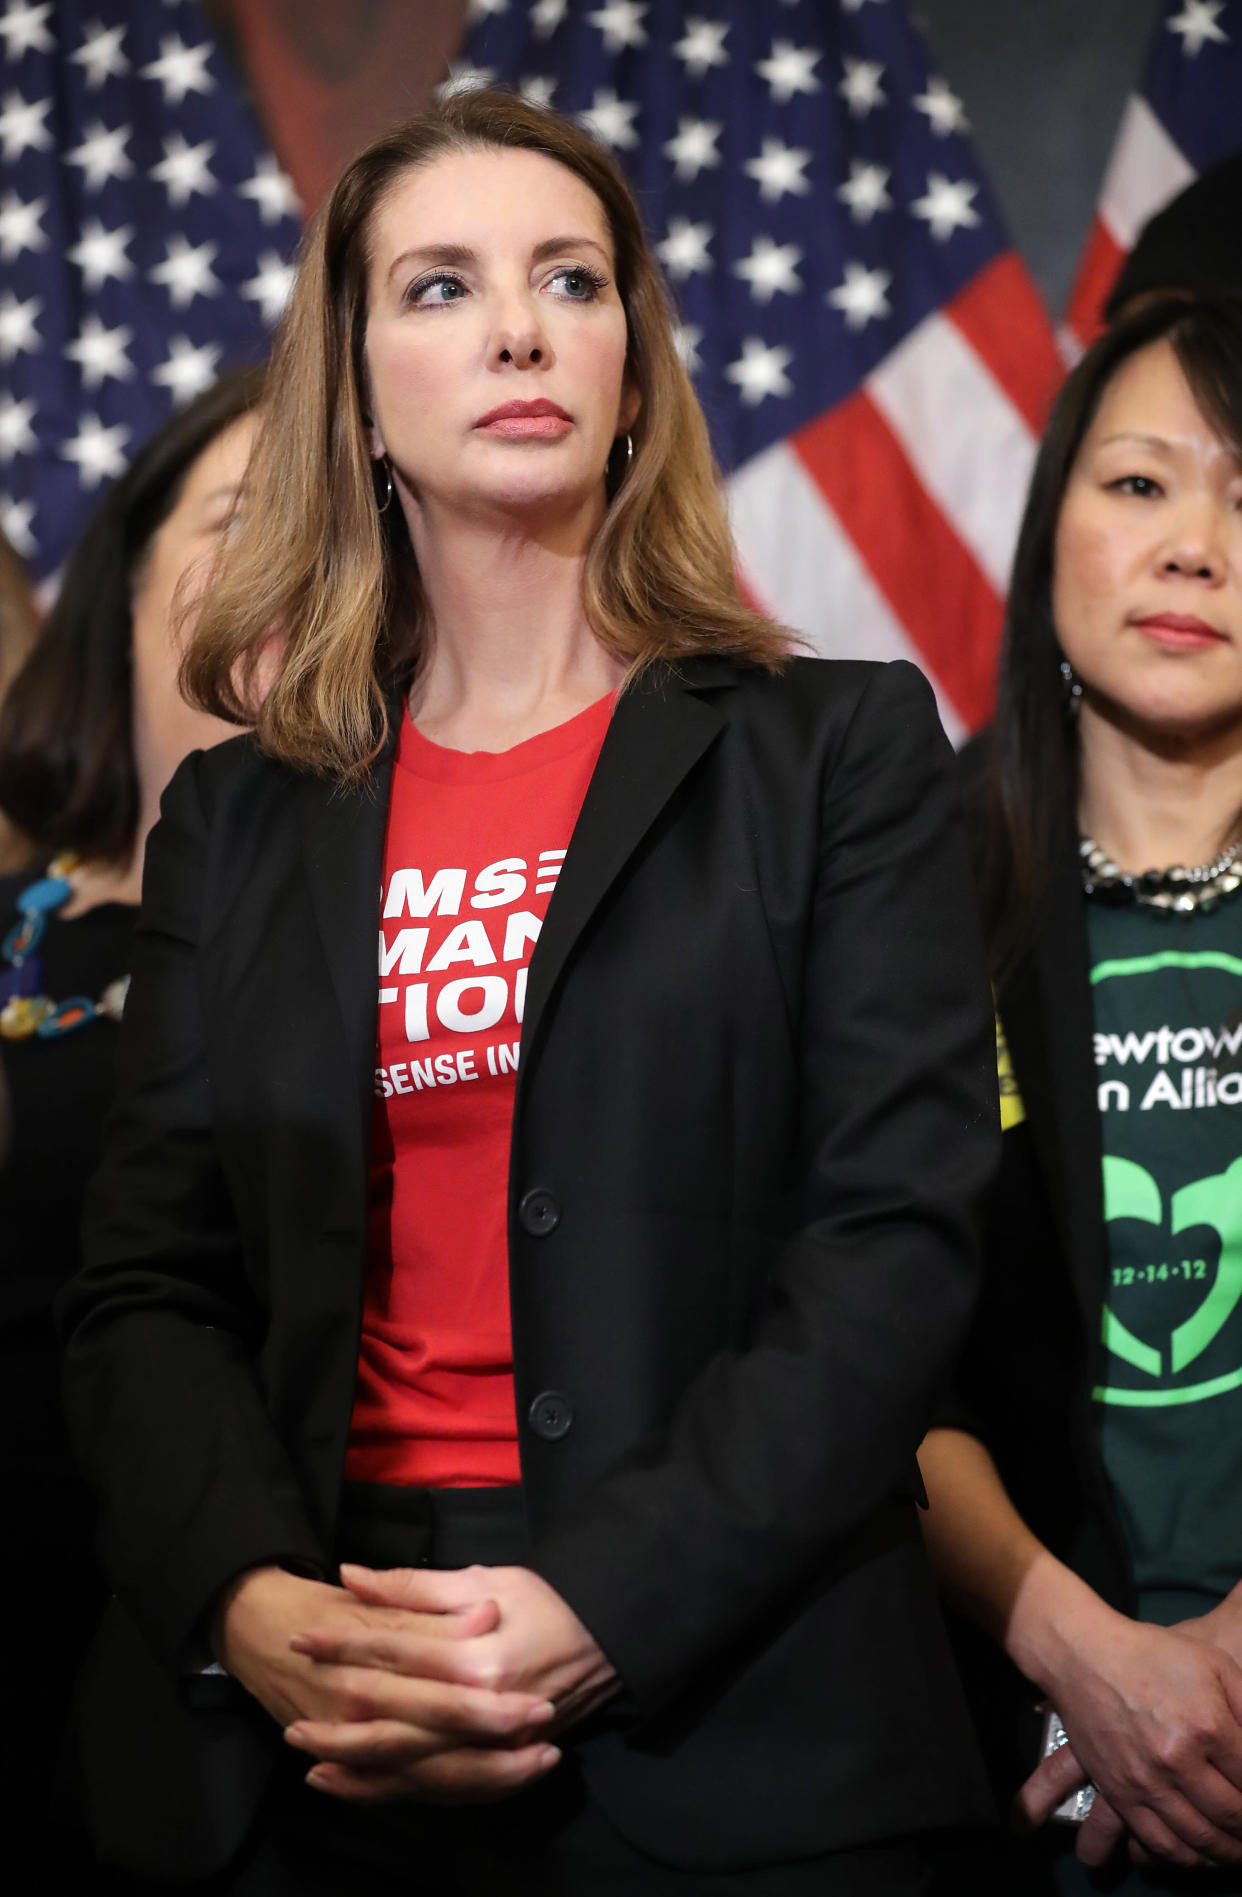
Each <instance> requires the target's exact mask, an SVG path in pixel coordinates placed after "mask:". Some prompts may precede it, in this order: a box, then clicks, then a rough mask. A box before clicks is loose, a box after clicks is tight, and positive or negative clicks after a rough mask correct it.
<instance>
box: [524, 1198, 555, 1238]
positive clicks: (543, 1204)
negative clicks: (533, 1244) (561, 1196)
mask: <svg viewBox="0 0 1242 1897" xmlns="http://www.w3.org/2000/svg"><path fill="white" fill-rule="evenodd" d="M560 1222H561V1208H560V1206H559V1204H558V1203H557V1201H556V1200H555V1199H554V1198H553V1196H552V1194H551V1193H550V1192H545V1191H544V1189H543V1187H542V1186H536V1187H535V1188H534V1189H533V1190H532V1191H530V1192H528V1193H526V1195H525V1196H524V1198H523V1199H522V1200H521V1201H520V1203H519V1205H518V1223H519V1224H520V1225H521V1227H522V1230H523V1231H524V1232H529V1233H530V1235H531V1237H532V1238H546V1237H547V1236H548V1233H549V1232H554V1231H555V1230H556V1228H557V1226H558V1225H559V1224H560Z"/></svg>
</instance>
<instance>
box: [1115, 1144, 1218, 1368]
mask: <svg viewBox="0 0 1242 1897" xmlns="http://www.w3.org/2000/svg"><path fill="white" fill-rule="evenodd" d="M1169 1210H1170V1213H1171V1231H1172V1235H1173V1237H1174V1238H1176V1237H1177V1235H1178V1233H1179V1232H1184V1231H1187V1230H1189V1228H1190V1227H1191V1226H1193V1225H1210V1226H1211V1227H1212V1229H1213V1230H1214V1231H1215V1232H1216V1234H1217V1235H1218V1237H1219V1239H1220V1265H1219V1267H1218V1269H1217V1273H1216V1280H1215V1283H1214V1284H1213V1285H1212V1288H1211V1290H1210V1291H1209V1292H1208V1293H1207V1296H1206V1297H1205V1298H1204V1300H1203V1302H1202V1304H1201V1305H1200V1306H1199V1308H1198V1310H1197V1311H1194V1312H1192V1313H1191V1315H1190V1316H1189V1317H1188V1318H1187V1319H1186V1321H1185V1323H1183V1324H1179V1325H1178V1326H1177V1328H1176V1330H1175V1331H1174V1332H1173V1335H1172V1337H1171V1339H1170V1351H1169V1361H1170V1371H1171V1374H1172V1375H1173V1376H1177V1375H1178V1373H1179V1372H1180V1371H1182V1370H1185V1369H1186V1367H1187V1365H1189V1364H1192V1363H1193V1362H1194V1360H1195V1358H1196V1357H1198V1356H1201V1355H1202V1353H1203V1352H1204V1351H1205V1350H1206V1349H1207V1347H1208V1345H1209V1344H1210V1343H1212V1342H1213V1340H1214V1339H1215V1338H1216V1337H1218V1336H1219V1335H1220V1332H1221V1331H1222V1329H1223V1328H1224V1326H1225V1324H1226V1323H1227V1322H1228V1320H1229V1318H1230V1316H1231V1315H1232V1313H1233V1311H1234V1310H1235V1308H1236V1307H1237V1304H1238V1300H1239V1299H1240V1298H1242V1159H1235V1160H1234V1162H1233V1164H1232V1165H1231V1166H1229V1167H1227V1168H1226V1170H1225V1171H1224V1172H1221V1173H1215V1174H1213V1175H1212V1176H1211V1177H1210V1178H1207V1179H1195V1180H1192V1181H1191V1182H1190V1184H1189V1185H1185V1186H1182V1187H1181V1188H1180V1189H1179V1190H1178V1191H1177V1192H1175V1193H1174V1194H1173V1198H1172V1201H1171V1203H1170V1208H1169ZM1163 1216H1164V1206H1163V1202H1162V1200H1161V1196H1160V1188H1159V1186H1158V1185H1157V1184H1156V1181H1155V1180H1154V1179H1153V1178H1152V1176H1151V1174H1150V1173H1149V1172H1148V1171H1147V1170H1146V1168H1145V1167H1143V1166H1139V1165H1137V1164H1136V1163H1135V1162H1134V1160H1132V1159H1118V1158H1116V1157H1114V1156H1113V1155H1111V1154H1106V1155H1105V1158H1104V1217H1105V1219H1106V1220H1108V1221H1109V1222H1111V1221H1112V1220H1113V1219H1141V1220H1142V1221H1143V1222H1144V1223H1145V1224H1150V1225H1159V1224H1160V1223H1161V1221H1162V1219H1163ZM1103 1337H1104V1343H1105V1346H1106V1347H1107V1348H1108V1349H1109V1350H1111V1351H1112V1352H1113V1354H1114V1355H1115V1356H1117V1357H1120V1358H1121V1359H1122V1361H1123V1362H1125V1363H1128V1364H1130V1365H1131V1366H1132V1367H1133V1368H1134V1369H1135V1370H1141V1371H1142V1372H1143V1373H1144V1375H1146V1376H1149V1377H1159V1376H1161V1375H1162V1374H1163V1369H1164V1364H1163V1359H1162V1357H1161V1354H1160V1352H1159V1351H1158V1350H1155V1349H1153V1348H1152V1346H1151V1345H1150V1344H1145V1343H1143V1341H1142V1339H1141V1338H1138V1337H1136V1336H1135V1335H1134V1333H1133V1332H1132V1331H1130V1330H1128V1329H1127V1328H1126V1326H1125V1325H1124V1324H1123V1323H1122V1322H1121V1320H1120V1318H1118V1317H1117V1316H1115V1315H1114V1313H1113V1312H1112V1311H1111V1310H1110V1309H1109V1307H1108V1305H1105V1307H1104V1322H1103ZM1205 1393H1206V1392H1205ZM1098 1394H1100V1392H1097V1395H1098ZM1115 1394H1116V1397H1120V1395H1121V1393H1115ZM1153 1394H1154V1393H1153ZM1179 1394H1180V1393H1170V1396H1171V1400H1174V1401H1176V1400H1178V1396H1179Z"/></svg>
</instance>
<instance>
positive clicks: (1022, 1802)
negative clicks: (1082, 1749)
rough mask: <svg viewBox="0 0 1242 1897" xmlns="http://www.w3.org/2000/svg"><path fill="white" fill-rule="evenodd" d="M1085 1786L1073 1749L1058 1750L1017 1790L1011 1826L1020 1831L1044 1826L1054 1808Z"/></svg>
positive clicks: (1084, 1774)
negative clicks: (1081, 1786)
mask: <svg viewBox="0 0 1242 1897" xmlns="http://www.w3.org/2000/svg"><path fill="white" fill-rule="evenodd" d="M1087 1782H1088V1777H1087V1773H1086V1771H1085V1770H1084V1769H1083V1767H1082V1766H1081V1765H1080V1764H1079V1761H1078V1756H1077V1754H1076V1753H1075V1751H1074V1748H1073V1746H1071V1745H1063V1746H1058V1748H1057V1750H1056V1751H1055V1752H1050V1753H1049V1754H1048V1757H1047V1758H1046V1759H1043V1760H1041V1762H1040V1763H1039V1765H1037V1766H1036V1768H1035V1770H1034V1771H1033V1772H1032V1773H1031V1776H1030V1777H1029V1778H1028V1779H1027V1780H1026V1782H1025V1784H1023V1785H1021V1786H1019V1788H1018V1794H1017V1797H1016V1798H1015V1799H1014V1801H1013V1822H1014V1825H1015V1827H1016V1828H1017V1829H1018V1830H1019V1831H1035V1830H1037V1829H1038V1827H1039V1826H1040V1825H1042V1824H1046V1823H1047V1822H1048V1819H1049V1818H1050V1817H1051V1816H1052V1814H1053V1812H1054V1811H1055V1810H1056V1808H1057V1806H1058V1805H1059V1804H1061V1803H1062V1801H1063V1800H1064V1799H1066V1798H1068V1797H1069V1795H1070V1793H1071V1792H1076V1791H1077V1790H1078V1788H1079V1786H1080V1785H1085V1784H1087Z"/></svg>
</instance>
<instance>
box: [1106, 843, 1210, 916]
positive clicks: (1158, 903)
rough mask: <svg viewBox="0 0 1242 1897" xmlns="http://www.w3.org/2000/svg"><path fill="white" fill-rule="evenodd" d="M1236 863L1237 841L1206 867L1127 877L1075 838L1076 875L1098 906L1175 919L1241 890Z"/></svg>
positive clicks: (1176, 866) (1175, 867) (1177, 867)
mask: <svg viewBox="0 0 1242 1897" xmlns="http://www.w3.org/2000/svg"><path fill="white" fill-rule="evenodd" d="M1239 859H1242V838H1240V839H1239V840H1238V842H1236V843H1231V844H1230V845H1229V847H1228V849H1226V850H1222V851H1221V853H1220V855H1219V856H1214V857H1213V858H1212V861H1211V862H1210V863H1198V864H1196V865H1195V867H1194V868H1193V869H1184V868H1183V866H1182V865H1181V864H1180V863H1175V864H1174V865H1173V866H1172V868H1171V869H1149V870H1142V871H1140V872H1139V873H1138V874H1137V875H1133V874H1130V873H1129V872H1127V871H1126V870H1123V869H1120V868H1119V867H1118V865H1117V864H1116V863H1114V861H1113V859H1112V857H1111V856H1109V855H1108V853H1107V851H1105V850H1102V849H1101V848H1100V846H1099V844H1098V843H1096V842H1095V841H1094V840H1093V839H1092V838H1091V837H1082V838H1080V840H1079V844H1078V873H1079V875H1080V876H1081V878H1082V886H1083V891H1084V893H1085V894H1086V895H1088V896H1096V897H1098V898H1099V900H1100V901H1102V902H1112V903H1128V902H1138V903H1142V904H1144V906H1145V907H1147V908H1149V909H1170V910H1174V911H1176V912H1177V913H1178V914H1179V915H1193V914H1194V911H1195V910H1196V909H1204V910H1207V909H1211V908H1213V907H1214V906H1215V905H1216V903H1218V902H1219V901H1220V900H1221V898H1222V897H1223V896H1232V895H1233V894H1234V892H1235V890H1238V889H1242V863H1240V861H1239Z"/></svg>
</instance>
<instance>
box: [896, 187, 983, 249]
mask: <svg viewBox="0 0 1242 1897" xmlns="http://www.w3.org/2000/svg"><path fill="white" fill-rule="evenodd" d="M978 189H979V187H978V185H977V184H972V183H971V182H970V179H969V178H958V179H956V180H953V179H950V178H946V177H945V176H944V175H943V173H942V172H939V171H929V172H928V174H927V195H926V197H922V198H916V199H915V200H914V203H913V204H912V205H911V206H910V209H911V210H912V211H913V212H914V215H915V216H916V217H923V218H926V219H927V222H928V224H929V225H930V227H931V234H932V236H933V237H934V238H935V239H936V241H937V242H938V243H943V242H944V240H945V238H946V237H951V236H952V234H953V232H954V231H955V230H959V229H961V230H966V229H967V228H968V227H969V226H971V225H973V224H977V223H978V222H979V213H978V211H976V209H975V207H974V205H973V204H972V203H971V201H970V200H971V199H972V198H973V197H974V195H975V193H976V191H977V190H978Z"/></svg>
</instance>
